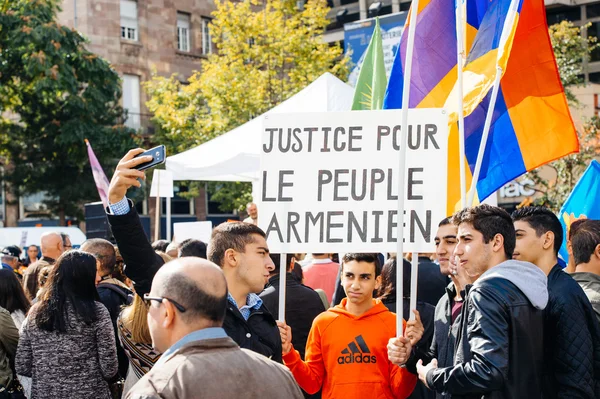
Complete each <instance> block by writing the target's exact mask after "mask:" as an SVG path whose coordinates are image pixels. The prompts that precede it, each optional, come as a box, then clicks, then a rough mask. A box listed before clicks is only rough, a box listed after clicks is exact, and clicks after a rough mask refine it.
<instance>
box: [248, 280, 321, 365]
mask: <svg viewBox="0 0 600 399" xmlns="http://www.w3.org/2000/svg"><path fill="white" fill-rule="evenodd" d="M279 281H280V278H279V274H278V275H276V276H273V277H271V278H270V279H269V285H268V286H267V288H266V289H265V290H264V291H263V292H262V293H261V294H260V297H261V299H262V300H263V302H264V304H265V306H266V307H267V309H269V311H270V312H271V314H272V315H273V317H274V318H275V319H278V318H279ZM285 286H286V297H285V322H286V323H287V325H288V326H290V327H291V328H292V345H294V348H295V349H297V350H298V352H300V357H301V358H302V359H304V351H305V350H306V340H307V339H308V333H309V332H310V328H311V327H312V323H313V320H314V319H315V317H317V316H318V315H319V314H321V313H323V312H324V311H325V307H324V306H323V301H321V297H319V294H317V293H316V292H315V290H313V289H312V288H309V287H307V286H305V285H302V284H300V283H299V282H298V280H296V279H295V278H294V277H293V276H292V273H287V276H286V280H285Z"/></svg>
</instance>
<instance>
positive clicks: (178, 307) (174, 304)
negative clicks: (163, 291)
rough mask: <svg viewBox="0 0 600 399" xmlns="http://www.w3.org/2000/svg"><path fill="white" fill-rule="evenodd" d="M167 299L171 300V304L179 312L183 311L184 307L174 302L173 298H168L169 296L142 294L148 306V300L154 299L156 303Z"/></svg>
mask: <svg viewBox="0 0 600 399" xmlns="http://www.w3.org/2000/svg"><path fill="white" fill-rule="evenodd" d="M165 299H166V300H168V301H169V302H171V303H172V304H173V306H175V308H176V309H177V310H179V311H180V312H181V313H184V312H185V310H186V309H185V308H184V307H183V306H181V305H180V304H178V303H177V302H175V301H174V300H172V299H170V298H166V297H160V296H148V294H144V302H145V303H146V305H148V306H150V301H156V302H158V303H163V300H165Z"/></svg>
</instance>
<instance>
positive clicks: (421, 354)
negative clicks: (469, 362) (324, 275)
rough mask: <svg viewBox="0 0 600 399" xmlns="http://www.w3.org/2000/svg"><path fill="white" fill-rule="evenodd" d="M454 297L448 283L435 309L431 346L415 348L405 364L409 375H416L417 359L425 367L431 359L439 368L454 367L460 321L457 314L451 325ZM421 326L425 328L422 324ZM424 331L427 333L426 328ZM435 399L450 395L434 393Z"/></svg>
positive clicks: (454, 290)
mask: <svg viewBox="0 0 600 399" xmlns="http://www.w3.org/2000/svg"><path fill="white" fill-rule="evenodd" d="M455 297H456V288H455V287H454V283H450V284H448V286H447V287H446V293H445V294H444V295H443V296H442V297H441V298H440V300H439V301H438V303H437V305H436V307H435V314H434V317H433V337H432V339H431V346H430V347H426V348H423V346H422V345H419V346H417V348H415V350H414V351H413V355H412V356H411V358H410V360H409V361H408V362H407V363H406V367H407V369H408V371H410V372H411V373H413V374H416V373H417V361H419V359H421V360H423V364H425V365H426V364H429V362H431V361H432V360H433V359H437V362H438V367H439V368H444V367H452V366H454V345H455V342H456V337H457V336H458V330H459V329H460V320H461V315H460V314H459V315H458V317H457V318H456V320H454V323H453V324H452V304H453V301H454V298H455ZM423 325H424V326H425V324H424V323H423ZM425 330H426V331H427V328H425ZM435 397H436V398H438V399H445V398H449V397H450V395H447V394H444V393H440V392H436V393H435Z"/></svg>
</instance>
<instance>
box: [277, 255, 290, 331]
mask: <svg viewBox="0 0 600 399" xmlns="http://www.w3.org/2000/svg"><path fill="white" fill-rule="evenodd" d="M286 258H287V255H286V254H279V317H278V318H277V319H278V320H279V321H283V322H284V323H285V296H286V295H285V294H286V292H285V291H286V289H287V286H286V279H287V266H288V265H287V262H286Z"/></svg>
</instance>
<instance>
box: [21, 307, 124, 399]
mask: <svg viewBox="0 0 600 399" xmlns="http://www.w3.org/2000/svg"><path fill="white" fill-rule="evenodd" d="M36 306H37V305H34V307H33V308H32V309H31V310H30V312H29V314H30V316H28V317H27V319H25V323H24V324H23V326H22V327H21V339H20V341H19V347H18V349H17V358H16V363H15V366H16V369H17V373H18V374H19V375H23V376H26V377H31V379H32V388H31V396H32V397H33V398H36V399H44V398H48V399H54V398H70V399H110V397H111V395H110V391H109V388H108V382H107V381H108V380H110V379H112V378H113V377H114V376H115V375H116V374H117V366H118V364H117V347H116V344H115V334H114V330H113V327H112V323H111V321H110V316H109V314H108V310H106V308H105V307H104V305H102V304H101V303H100V302H96V314H97V320H96V321H95V322H92V323H91V324H85V323H84V322H83V321H82V320H80V319H79V318H78V317H77V315H76V314H75V312H74V310H73V306H72V305H71V304H70V303H67V305H66V311H67V315H68V321H69V328H68V329H67V331H66V332H64V333H58V332H56V331H52V332H50V331H46V330H42V329H41V328H39V327H38V326H37V325H36V324H35V322H34V321H33V319H32V317H31V314H35V310H36Z"/></svg>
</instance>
